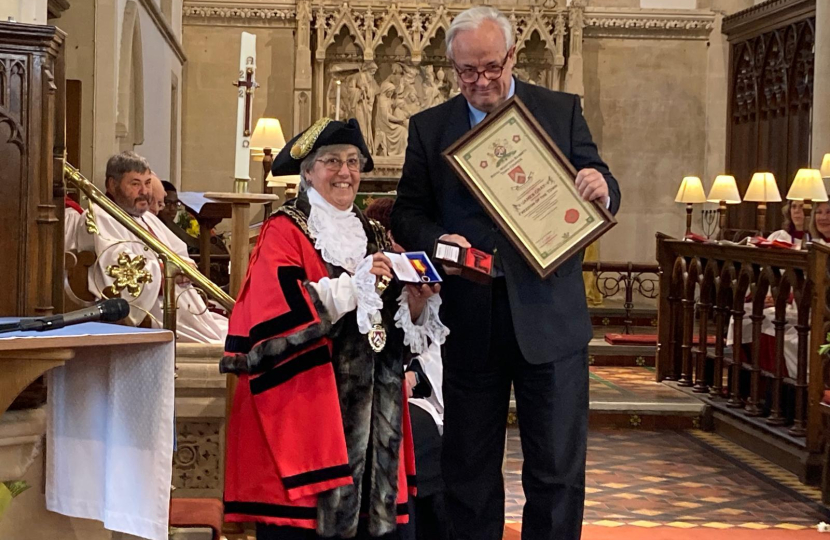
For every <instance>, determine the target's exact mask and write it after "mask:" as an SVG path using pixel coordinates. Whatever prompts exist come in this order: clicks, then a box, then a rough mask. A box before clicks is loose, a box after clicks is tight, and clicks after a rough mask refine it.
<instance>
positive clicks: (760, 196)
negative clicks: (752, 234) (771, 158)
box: [744, 172, 781, 234]
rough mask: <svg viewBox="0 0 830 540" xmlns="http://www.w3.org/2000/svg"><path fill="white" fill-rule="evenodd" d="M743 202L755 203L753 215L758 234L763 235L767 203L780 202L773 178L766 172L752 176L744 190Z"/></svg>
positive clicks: (776, 185)
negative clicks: (755, 210) (756, 204)
mask: <svg viewBox="0 0 830 540" xmlns="http://www.w3.org/2000/svg"><path fill="white" fill-rule="evenodd" d="M744 200H745V201H750V202H757V203H758V211H757V212H756V213H755V220H756V222H757V227H758V233H759V234H763V232H764V228H765V227H766V224H767V203H768V202H781V193H779V191H778V184H776V183H775V176H773V174H772V173H768V172H757V173H755V174H753V175H752V181H750V182H749V187H748V188H746V194H745V195H744Z"/></svg>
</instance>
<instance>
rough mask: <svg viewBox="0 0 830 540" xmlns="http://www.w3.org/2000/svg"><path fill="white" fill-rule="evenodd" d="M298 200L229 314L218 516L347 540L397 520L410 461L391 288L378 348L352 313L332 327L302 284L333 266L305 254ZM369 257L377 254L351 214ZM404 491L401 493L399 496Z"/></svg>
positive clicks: (381, 241) (374, 234)
mask: <svg viewBox="0 0 830 540" xmlns="http://www.w3.org/2000/svg"><path fill="white" fill-rule="evenodd" d="M308 211H309V206H308V201H307V198H305V197H303V196H301V197H300V198H299V199H298V200H297V201H296V203H287V204H286V205H285V206H283V207H281V208H280V210H279V211H278V213H277V214H275V215H274V216H273V217H271V218H270V219H268V220H267V221H266V222H265V223H264V224H263V227H262V231H261V233H260V237H259V241H258V242H257V245H256V247H255V248H254V250H253V252H252V254H251V261H250V266H249V269H248V275H247V276H246V278H245V282H244V283H243V285H242V289H241V290H240V293H239V298H238V299H237V304H236V306H235V308H234V310H233V314H232V315H231V318H230V324H229V331H228V338H227V341H226V345H225V349H226V353H225V357H224V358H223V360H222V370H223V372H232V373H238V374H239V384H238V385H237V389H236V394H235V396H234V400H233V407H232V411H231V416H230V420H229V426H228V430H229V436H228V452H227V463H226V469H225V512H226V514H225V519H226V520H228V521H231V522H233V521H257V522H262V523H268V524H275V525H286V526H293V527H299V528H305V529H317V532H318V534H320V535H321V536H340V537H343V538H351V537H353V536H354V535H355V533H356V531H357V524H358V520H367V521H368V530H369V532H370V534H371V535H372V536H382V535H384V534H388V533H389V532H392V531H393V530H394V529H395V527H396V524H398V523H406V522H407V521H408V516H407V511H406V506H407V499H408V494H409V493H413V494H414V482H412V480H413V479H414V472H415V456H414V449H413V446H412V436H411V428H410V425H409V414H408V410H407V400H406V399H405V389H404V386H403V384H402V378H403V335H402V331H401V330H399V329H397V328H395V325H394V320H393V317H394V314H395V311H396V310H397V301H396V299H397V296H398V293H399V292H400V291H399V289H396V288H395V287H394V286H390V288H389V289H388V290H387V291H386V292H385V293H384V295H383V297H382V298H383V300H384V309H383V310H382V316H383V326H384V327H385V329H386V331H387V345H386V347H385V348H384V350H383V351H382V352H381V353H377V354H376V353H374V352H373V351H372V350H371V348H370V347H369V343H368V340H367V337H366V336H365V335H363V334H360V333H359V332H358V330H357V321H356V317H355V314H354V312H352V313H350V314H346V315H344V316H343V317H342V318H341V319H340V320H339V321H337V322H336V323H335V324H332V322H331V320H330V318H329V316H328V314H327V313H326V311H325V308H324V307H323V306H322V304H321V303H320V302H319V299H318V298H317V295H316V292H315V291H314V289H313V288H311V287H308V283H309V282H317V281H319V280H320V279H322V278H323V277H331V278H335V277H337V276H338V275H340V273H342V272H343V270H342V269H339V268H336V267H333V266H332V265H328V264H327V263H325V261H323V259H322V257H321V255H320V253H319V252H318V251H316V250H315V249H314V246H313V243H312V241H311V239H310V237H309V233H308V229H307V226H306V223H307V216H308ZM355 212H356V213H357V215H358V217H359V218H360V219H361V221H362V222H363V223H364V229H365V230H366V233H367V238H368V239H369V243H368V246H367V252H368V253H374V252H375V251H377V250H378V249H388V246H387V245H386V242H387V240H386V235H385V231H384V230H383V228H382V227H381V226H380V225H379V224H377V222H374V221H371V220H368V219H367V218H365V217H364V216H363V215H362V214H360V212H359V211H358V210H355ZM408 486H409V488H408Z"/></svg>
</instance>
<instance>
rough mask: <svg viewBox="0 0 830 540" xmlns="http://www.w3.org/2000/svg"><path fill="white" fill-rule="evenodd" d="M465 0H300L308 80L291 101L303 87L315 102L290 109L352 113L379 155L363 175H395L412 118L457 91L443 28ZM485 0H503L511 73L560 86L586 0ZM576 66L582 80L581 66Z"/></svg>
mask: <svg viewBox="0 0 830 540" xmlns="http://www.w3.org/2000/svg"><path fill="white" fill-rule="evenodd" d="M425 4H429V5H428V6H427V5H425ZM471 5H472V4H470V3H466V2H454V3H445V2H440V1H433V2H426V3H425V2H417V3H415V2H380V1H375V2H351V3H349V2H335V1H307V0H299V1H298V3H297V25H298V28H301V29H302V28H306V27H307V28H309V34H310V36H309V38H308V43H302V42H300V43H298V48H300V49H304V48H305V47H307V49H306V50H308V51H309V52H310V53H311V56H312V60H311V63H312V66H311V72H312V83H311V85H310V86H311V88H308V89H298V90H297V92H295V94H296V95H297V97H298V100H297V101H295V106H298V105H299V100H300V99H306V98H305V95H306V94H307V93H308V92H309V91H310V93H311V98H312V99H311V103H310V104H309V103H307V99H306V104H305V107H311V109H309V111H308V114H306V113H304V112H303V111H299V112H295V118H300V117H302V116H303V115H305V117H307V118H319V117H321V116H324V115H326V116H330V117H337V116H339V117H340V118H347V117H354V118H357V119H358V121H359V122H360V125H361V128H362V130H363V132H364V135H365V136H366V139H367V143H368V144H369V147H370V149H371V150H372V152H373V154H374V157H375V163H376V164H377V168H376V171H375V172H374V173H372V174H369V175H367V176H368V177H369V178H378V179H395V178H397V177H398V176H399V174H400V168H401V165H402V163H403V155H404V150H405V148H406V137H407V134H408V123H409V118H410V117H411V116H412V115H414V114H416V113H417V112H419V111H421V110H424V109H426V108H429V107H432V106H434V105H437V104H439V103H441V102H443V101H445V100H447V99H449V98H451V97H453V96H455V95H456V94H458V92H459V90H458V85H457V82H456V80H455V72H454V70H453V69H452V66H451V65H450V62H449V61H448V60H447V58H446V54H445V53H446V50H445V44H444V38H445V34H446V30H447V29H448V28H449V26H450V23H451V22H452V19H453V18H454V17H455V16H456V15H457V14H458V13H460V12H461V11H463V10H465V9H467V8H469V7H470V6H471ZM491 5H494V6H496V7H501V8H502V10H503V11H504V13H505V14H506V15H507V16H508V17H509V18H510V21H511V22H512V24H513V28H514V29H515V30H514V31H515V40H516V52H517V60H518V61H517V65H516V69H515V71H514V73H515V74H516V76H517V77H518V78H520V79H522V80H525V81H530V82H533V83H535V84H538V85H541V86H545V87H548V88H551V89H556V90H564V89H566V87H565V86H566V80H570V78H568V77H566V72H567V59H568V58H569V57H571V56H572V55H573V53H574V52H575V53H576V54H580V55H581V38H580V40H579V43H578V46H577V47H576V51H571V48H572V47H573V45H574V44H573V43H569V40H568V38H567V36H568V34H569V33H571V32H573V33H576V34H577V35H578V36H581V35H582V28H581V27H580V28H579V29H578V30H577V31H576V32H574V29H573V28H571V26H572V24H574V23H573V21H575V23H576V24H580V25H581V24H582V17H581V11H582V10H583V9H584V7H582V6H581V5H577V7H568V6H566V5H565V2H563V1H562V0H559V1H555V0H527V1H525V2H515V1H512V2H506V1H505V2H501V3H500V2H493V3H491ZM577 11H578V12H579V13H577ZM300 41H302V38H301V39H300ZM580 65H581V64H580ZM298 67H299V66H298ZM573 76H574V77H576V78H578V80H579V81H578V82H579V83H580V85H579V86H578V87H579V88H581V69H580V73H578V74H573ZM337 81H340V85H339V94H340V98H339V100H338V97H337V95H338V85H337ZM338 103H339V106H340V108H339V111H338V110H337V104H338ZM338 112H339V114H338Z"/></svg>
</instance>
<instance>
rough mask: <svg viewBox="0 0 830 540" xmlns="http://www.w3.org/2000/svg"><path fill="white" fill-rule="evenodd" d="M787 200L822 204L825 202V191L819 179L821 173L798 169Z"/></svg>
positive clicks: (814, 170) (815, 170) (813, 170)
mask: <svg viewBox="0 0 830 540" xmlns="http://www.w3.org/2000/svg"><path fill="white" fill-rule="evenodd" d="M787 199H789V200H791V201H803V200H806V199H810V200H812V201H817V202H824V201H826V200H827V189H825V187H824V181H823V180H822V179H821V172H819V170H818V169H798V172H797V173H795V179H794V180H793V185H792V186H790V191H789V192H788V193H787Z"/></svg>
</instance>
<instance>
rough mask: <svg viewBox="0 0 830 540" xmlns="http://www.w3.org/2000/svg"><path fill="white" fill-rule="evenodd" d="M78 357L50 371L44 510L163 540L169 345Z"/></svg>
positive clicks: (168, 475) (168, 472) (169, 437)
mask: <svg viewBox="0 0 830 540" xmlns="http://www.w3.org/2000/svg"><path fill="white" fill-rule="evenodd" d="M114 339H116V340H117V339H118V338H117V337H115V338H114ZM81 354H82V356H81V355H79V356H78V357H76V358H74V359H73V360H70V361H69V362H67V363H66V365H65V366H63V367H59V368H55V369H53V370H52V371H50V372H49V382H48V389H49V395H48V403H49V415H48V428H47V445H48V452H47V453H46V456H47V459H46V478H47V480H46V507H47V508H48V509H49V510H51V511H53V512H58V513H60V514H64V515H67V516H72V517H79V518H86V519H94V520H98V521H101V522H103V523H104V527H106V528H107V529H109V530H112V531H118V532H123V533H127V534H131V535H134V536H138V537H141V538H147V539H149V540H167V526H168V507H169V501H170V483H171V480H172V474H173V470H172V469H173V421H174V418H173V402H174V355H175V346H174V344H173V343H172V342H170V343H163V344H150V345H131V346H129V347H117V346H108V347H96V348H94V349H93V348H89V349H83V352H82V353H81Z"/></svg>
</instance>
